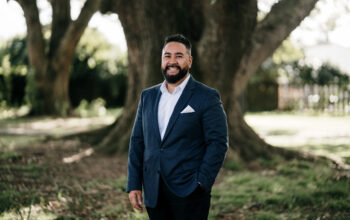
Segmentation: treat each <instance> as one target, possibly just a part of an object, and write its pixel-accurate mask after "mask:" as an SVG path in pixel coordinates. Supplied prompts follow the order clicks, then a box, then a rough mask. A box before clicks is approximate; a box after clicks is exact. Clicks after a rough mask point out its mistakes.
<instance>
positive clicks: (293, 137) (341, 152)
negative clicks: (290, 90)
mask: <svg viewBox="0 0 350 220" xmlns="http://www.w3.org/2000/svg"><path fill="white" fill-rule="evenodd" d="M245 119H246V121H247V122H248V124H249V125H250V126H252V127H253V128H254V129H255V131H256V132H257V133H258V134H259V135H260V136H261V137H262V138H263V139H265V140H266V141H267V142H268V143H270V144H272V145H275V146H279V147H287V148H291V149H295V150H302V151H310V152H313V153H315V154H318V155H337V156H339V157H343V158H346V157H350V116H343V117H340V116H339V117H334V116H327V115H322V116H315V115H307V114H304V115H303V114H298V115H296V114H293V113H290V114H289V113H275V112H271V113H266V112H265V113H257V114H247V115H246V116H245Z"/></svg>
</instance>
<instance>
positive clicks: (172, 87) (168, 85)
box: [165, 73, 189, 94]
mask: <svg viewBox="0 0 350 220" xmlns="http://www.w3.org/2000/svg"><path fill="white" fill-rule="evenodd" d="M188 75H189V73H187V74H186V75H185V76H184V77H183V78H182V79H180V80H179V81H178V82H176V83H168V82H167V81H165V85H166V88H167V89H168V92H169V93H170V94H173V92H174V90H175V88H176V87H177V86H178V85H180V84H181V83H182V82H183V81H184V80H185V79H186V78H187V77H188Z"/></svg>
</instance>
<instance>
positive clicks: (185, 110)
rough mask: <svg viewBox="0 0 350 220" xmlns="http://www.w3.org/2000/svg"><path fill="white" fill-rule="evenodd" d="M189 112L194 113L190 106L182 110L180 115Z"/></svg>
mask: <svg viewBox="0 0 350 220" xmlns="http://www.w3.org/2000/svg"><path fill="white" fill-rule="evenodd" d="M191 112H195V111H194V109H193V108H192V107H191V106H189V105H188V106H187V107H186V108H184V110H182V112H181V114H183V113H191Z"/></svg>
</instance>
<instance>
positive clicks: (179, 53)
mask: <svg viewBox="0 0 350 220" xmlns="http://www.w3.org/2000/svg"><path fill="white" fill-rule="evenodd" d="M169 54H171V53H170V52H164V55H169ZM183 54H184V53H182V52H176V53H175V55H183Z"/></svg>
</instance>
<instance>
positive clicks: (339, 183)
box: [0, 112, 350, 220]
mask: <svg viewBox="0 0 350 220" xmlns="http://www.w3.org/2000/svg"><path fill="white" fill-rule="evenodd" d="M81 120H82V121H81V122H83V120H85V121H84V123H80V124H81V125H82V126H85V128H86V127H94V126H101V125H102V124H103V122H104V120H105V119H103V118H101V120H98V119H96V118H95V119H91V120H90V121H89V119H87V118H83V119H81ZM86 120H87V121H86ZM93 120H95V122H96V124H95V122H94V121H93ZM246 120H247V121H248V123H249V124H250V125H251V126H252V127H253V128H254V129H255V130H256V131H257V132H258V133H259V135H260V136H261V137H263V138H264V139H265V140H266V141H267V142H269V143H271V144H273V145H276V146H281V147H286V148H290V149H295V150H303V151H309V152H314V153H316V154H322V155H336V156H338V157H341V158H343V159H345V160H347V162H349V159H348V158H349V156H350V126H349V125H350V117H331V116H322V117H317V116H314V115H297V114H289V113H276V112H272V113H258V114H256V113H254V114H252V113H250V114H247V115H246ZM72 121H73V122H74V123H72ZM77 121H79V120H78V119H77V118H74V119H69V118H67V119H65V121H64V123H63V122H62V123H58V124H56V125H57V126H53V127H52V129H56V130H51V128H47V130H46V131H45V130H44V129H43V128H42V127H41V126H37V127H36V126H34V125H35V124H38V123H39V124H40V123H41V124H40V125H43V124H46V125H47V126H48V125H52V124H54V123H56V122H60V121H59V119H50V118H41V119H36V120H28V119H11V120H3V121H1V122H0V129H4V128H12V129H15V130H16V129H17V128H20V127H25V128H26V129H29V130H30V132H33V133H32V134H30V135H25V134H17V135H14V134H8V133H6V134H2V135H1V134H0V140H1V143H2V144H1V143H0V192H1V193H0V219H4V220H5V219H6V220H7V219H8V220H10V219H11V220H12V219H26V218H27V217H28V216H29V217H30V218H29V219H61V220H62V219H130V220H134V219H147V215H146V213H145V211H143V212H137V211H135V210H132V208H131V206H130V204H129V202H128V197H127V194H126V193H125V184H126V161H127V159H126V157H120V156H117V157H110V156H103V155H95V154H94V155H92V156H90V157H86V158H83V159H81V160H80V161H77V162H74V163H70V164H67V163H64V162H63V158H65V157H69V156H71V155H74V154H75V153H78V152H81V151H83V150H85V148H84V146H81V144H80V142H79V141H78V140H75V139H73V140H64V141H63V140H60V139H55V140H49V141H47V140H45V135H46V134H49V135H52V134H54V133H55V132H56V131H57V129H58V130H62V131H65V132H67V131H69V132H73V131H74V130H75V131H77V130H79V129H80V128H79V126H77V127H76V125H79V122H78V123H77ZM97 122H98V123H97ZM105 122H106V124H108V123H110V122H109V121H108V120H106V121H105ZM65 126H67V129H64V127H65ZM35 132H37V134H34V133H35ZM60 134H62V133H60ZM43 140H44V142H42V141H43ZM38 141H39V142H38ZM40 141H41V142H40ZM9 144H10V145H11V148H10V147H9ZM253 164H254V166H249V165H248V166H245V165H243V164H240V163H238V162H237V161H235V160H233V159H232V158H230V157H228V158H227V160H226V161H225V164H224V168H223V169H222V171H221V173H220V175H219V177H218V179H217V181H216V184H215V186H214V188H213V191H212V201H211V210H210V216H209V219H212V220H214V219H222V220H223V219H226V220H229V219H247V220H256V219H258V220H274V219H281V220H289V219H291V220H292V219H293V220H303V219H310V220H313V219H320V220H321V219H344V220H346V219H350V172H349V171H348V170H337V169H335V167H334V165H333V164H332V163H331V162H329V161H325V160H322V161H318V162H308V161H298V160H292V161H281V160H279V159H276V160H264V159H257V160H256V161H253Z"/></svg>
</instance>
